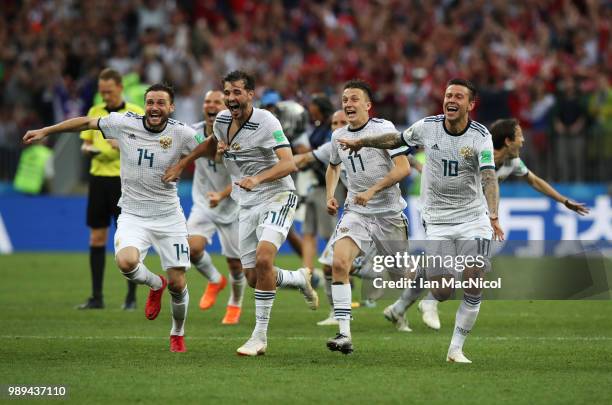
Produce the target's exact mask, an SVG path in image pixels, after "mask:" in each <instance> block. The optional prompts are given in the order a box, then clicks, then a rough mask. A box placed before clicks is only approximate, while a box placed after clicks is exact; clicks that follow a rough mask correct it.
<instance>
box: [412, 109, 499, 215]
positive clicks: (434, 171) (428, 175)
mask: <svg viewBox="0 0 612 405" xmlns="http://www.w3.org/2000/svg"><path fill="white" fill-rule="evenodd" d="M402 139H403V140H404V142H405V143H406V144H407V145H408V146H420V147H423V149H424V151H425V156H426V162H425V165H424V173H423V177H422V178H421V203H422V216H423V220H424V221H425V222H426V223H431V224H458V223H464V222H470V221H473V220H476V219H478V218H480V217H481V216H483V215H486V214H487V204H486V201H485V198H484V195H483V192H482V185H481V177H480V171H481V170H484V169H495V163H494V161H493V141H492V140H491V134H490V133H489V131H488V130H487V128H486V127H485V126H484V125H482V124H479V123H477V122H475V121H468V126H467V128H466V129H465V131H464V132H463V133H461V134H451V133H449V132H448V131H447V130H446V128H445V126H444V115H436V116H431V117H427V118H424V119H422V120H420V121H418V122H416V123H415V124H413V125H412V126H411V127H410V128H408V129H406V130H405V131H404V132H403V133H402Z"/></svg>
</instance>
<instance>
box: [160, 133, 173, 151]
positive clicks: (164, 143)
mask: <svg viewBox="0 0 612 405" xmlns="http://www.w3.org/2000/svg"><path fill="white" fill-rule="evenodd" d="M159 144H160V145H161V147H162V148H163V149H168V148H170V146H172V137H170V136H168V135H164V136H162V137H160V138H159Z"/></svg>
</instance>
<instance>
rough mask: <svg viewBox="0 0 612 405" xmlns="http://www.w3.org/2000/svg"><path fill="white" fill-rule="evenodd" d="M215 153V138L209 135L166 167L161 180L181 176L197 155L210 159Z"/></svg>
mask: <svg viewBox="0 0 612 405" xmlns="http://www.w3.org/2000/svg"><path fill="white" fill-rule="evenodd" d="M216 154H217V138H215V137H214V136H209V137H208V138H206V140H205V141H204V142H202V143H201V144H199V145H198V146H196V147H195V149H194V150H192V151H191V153H190V154H189V155H187V156H185V157H184V158H182V159H181V160H179V161H178V163H176V164H175V165H174V166H172V167H169V168H168V169H166V172H165V173H164V175H163V177H162V180H163V181H165V182H166V183H167V182H171V181H176V180H178V179H179V177H181V173H182V172H183V170H185V168H186V167H187V166H189V165H190V164H191V163H192V162H194V161H195V160H196V159H197V158H199V157H202V156H204V157H206V158H208V159H210V160H214V159H215V155H216Z"/></svg>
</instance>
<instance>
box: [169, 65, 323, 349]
mask: <svg viewBox="0 0 612 405" xmlns="http://www.w3.org/2000/svg"><path fill="white" fill-rule="evenodd" d="M254 91H255V80H254V79H253V77H252V76H250V75H249V74H247V73H245V72H242V71H233V72H231V73H229V74H228V75H227V76H226V77H225V78H224V79H223V94H224V96H225V98H224V100H225V105H226V106H227V108H228V110H225V111H221V112H220V113H219V114H217V118H216V120H215V124H214V127H213V130H214V135H215V136H214V137H209V138H208V139H207V140H206V141H205V142H203V143H202V144H200V145H199V146H198V147H197V148H196V149H195V150H194V151H193V152H192V153H191V154H190V155H189V156H187V157H186V158H184V159H182V160H181V161H180V162H179V163H178V164H177V165H175V166H174V167H172V168H171V169H169V170H168V171H167V172H166V175H165V176H164V180H166V181H170V180H174V179H177V178H178V176H179V175H180V173H181V172H182V170H183V169H184V168H185V167H186V165H188V164H189V163H190V162H192V161H194V160H195V159H197V158H198V157H200V156H206V157H208V158H209V159H211V158H213V157H214V156H215V154H216V153H217V149H220V150H221V151H223V161H224V163H225V165H226V167H227V169H228V170H229V172H230V175H231V177H232V182H233V187H232V198H234V200H236V201H238V203H239V204H240V215H239V228H240V231H239V234H240V243H239V246H240V261H241V262H242V267H243V268H244V270H245V275H246V277H247V281H248V283H249V285H250V286H251V287H254V288H255V329H254V330H253V333H252V335H251V338H250V339H249V340H248V341H247V342H246V343H245V344H244V345H243V346H241V347H240V348H238V350H237V353H238V354H239V355H245V356H257V355H260V354H264V353H265V352H266V349H267V336H268V335H267V334H268V323H269V320H270V312H271V310H272V304H273V303H274V298H275V297H276V287H297V288H300V289H301V290H302V292H303V294H304V297H305V298H306V301H307V302H308V304H309V306H310V307H311V308H312V309H316V308H317V307H318V304H319V298H318V296H317V294H316V291H314V290H313V289H312V286H311V284H310V272H308V271H307V270H306V269H300V270H297V271H288V270H283V269H279V268H278V267H274V259H275V258H276V254H277V252H278V249H279V248H280V246H281V245H282V243H283V242H284V241H285V238H286V237H287V232H288V231H289V228H290V227H291V224H292V223H293V217H294V214H295V208H296V205H297V196H296V195H295V193H294V191H295V186H294V184H293V180H291V177H290V176H289V175H290V174H291V173H292V172H294V171H295V170H296V167H295V164H294V163H293V155H292V153H291V149H290V147H289V142H288V141H287V139H286V137H285V135H284V133H283V130H282V128H281V125H280V122H279V121H278V119H276V118H275V117H274V115H272V113H270V112H269V111H266V110H263V109H259V108H254V107H253V97H254Z"/></svg>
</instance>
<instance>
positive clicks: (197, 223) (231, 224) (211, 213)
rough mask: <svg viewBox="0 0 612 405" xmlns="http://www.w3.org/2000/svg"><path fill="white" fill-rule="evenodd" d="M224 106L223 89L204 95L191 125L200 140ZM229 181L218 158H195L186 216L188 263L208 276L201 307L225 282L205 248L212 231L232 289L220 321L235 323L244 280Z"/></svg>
mask: <svg viewBox="0 0 612 405" xmlns="http://www.w3.org/2000/svg"><path fill="white" fill-rule="evenodd" d="M224 109H225V104H224V103H223V92H222V91H220V90H211V91H208V92H207V93H206V96H205V97H204V104H203V105H202V112H203V113H204V121H201V122H198V123H196V124H194V125H192V127H193V128H194V129H195V130H196V131H197V133H198V136H201V137H202V140H204V139H206V138H208V137H209V136H213V124H214V122H215V118H216V117H217V114H218V113H219V112H220V111H222V110H224ZM231 191H232V180H231V178H230V175H229V173H228V171H227V169H226V168H225V165H224V164H223V163H222V162H221V161H217V160H216V159H206V158H201V159H197V160H196V161H195V173H194V176H193V189H192V196H193V208H192V209H191V213H190V214H189V218H188V219H187V230H188V231H189V239H188V240H189V251H190V258H191V263H193V265H194V266H195V268H196V269H197V270H198V271H199V272H200V273H201V274H202V275H203V276H204V277H206V278H207V279H208V281H209V282H208V285H207V287H206V291H205V292H204V294H203V295H202V298H201V299H200V309H202V310H206V309H209V308H211V307H212V306H213V305H214V303H215V301H216V299H217V295H218V294H219V292H220V291H221V290H223V289H224V288H225V286H226V284H227V280H226V278H225V277H224V276H223V275H222V274H221V273H219V271H218V270H217V268H216V267H215V265H214V264H213V262H212V259H211V257H210V255H209V254H208V252H206V251H205V250H204V248H205V246H206V245H207V244H208V243H210V241H211V239H212V237H213V235H214V234H215V232H218V234H219V239H220V241H221V253H222V254H223V255H224V256H225V257H226V258H227V265H228V267H229V271H230V276H229V277H230V284H231V287H232V291H231V293H230V297H229V301H228V303H227V307H226V310H225V316H224V317H223V320H222V321H221V323H223V324H225V325H234V324H237V323H238V322H239V320H240V312H241V308H242V296H243V295H244V286H245V284H246V280H245V278H244V274H243V273H242V266H241V265H240V250H239V248H238V240H239V239H238V214H239V210H240V207H239V206H238V203H236V202H235V201H234V200H233V199H232V198H231V197H230V193H231Z"/></svg>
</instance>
